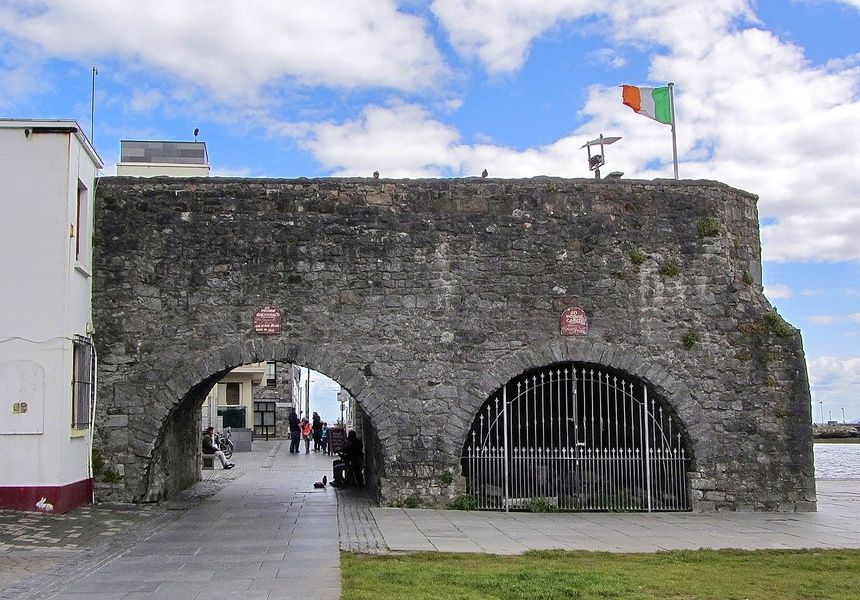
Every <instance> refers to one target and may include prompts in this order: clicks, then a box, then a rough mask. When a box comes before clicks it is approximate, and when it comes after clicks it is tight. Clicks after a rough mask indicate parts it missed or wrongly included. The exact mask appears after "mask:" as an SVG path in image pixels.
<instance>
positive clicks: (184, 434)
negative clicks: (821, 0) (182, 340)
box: [134, 338, 390, 501]
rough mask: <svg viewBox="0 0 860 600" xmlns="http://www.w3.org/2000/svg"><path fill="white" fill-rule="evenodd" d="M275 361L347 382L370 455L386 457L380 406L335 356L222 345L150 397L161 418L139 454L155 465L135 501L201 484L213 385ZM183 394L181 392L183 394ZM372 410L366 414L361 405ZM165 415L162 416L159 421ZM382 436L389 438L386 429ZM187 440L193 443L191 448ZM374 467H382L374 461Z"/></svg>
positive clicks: (371, 481)
mask: <svg viewBox="0 0 860 600" xmlns="http://www.w3.org/2000/svg"><path fill="white" fill-rule="evenodd" d="M267 360H276V361H278V362H283V363H293V364H300V365H302V366H305V367H309V368H311V369H313V370H315V371H318V372H320V373H323V374H325V375H326V376H328V377H330V378H331V379H333V380H335V381H338V382H341V381H345V382H348V385H344V387H346V388H347V391H349V392H350V394H352V395H353V397H354V398H356V401H357V403H358V405H359V408H360V409H361V410H362V411H363V412H364V416H365V419H366V422H365V429H366V431H367V433H368V434H369V435H371V436H372V439H371V440H369V441H370V442H371V443H369V444H368V446H369V451H371V452H376V453H378V454H380V455H381V457H382V458H384V450H385V449H384V448H380V447H378V445H377V447H374V446H373V441H374V440H377V439H379V433H380V432H377V431H376V429H375V425H374V420H373V419H374V410H373V408H376V409H378V407H379V406H381V405H383V404H384V402H380V401H378V400H376V394H375V392H374V391H373V390H369V389H367V388H366V382H365V379H364V377H363V376H362V375H361V373H358V372H355V371H354V370H353V369H350V368H348V367H343V365H340V364H339V363H338V360H337V357H336V356H334V355H331V354H330V353H329V351H328V350H327V349H324V348H316V347H308V346H306V345H304V344H301V343H300V344H293V343H290V341H289V340H286V339H280V338H278V339H275V340H267V339H261V340H253V341H252V340H246V341H245V342H243V343H240V344H235V345H225V346H221V347H218V348H216V349H213V350H211V351H209V352H206V353H204V355H203V356H202V357H200V358H197V359H196V361H195V360H194V359H190V360H189V362H188V363H183V364H182V365H176V368H175V369H174V371H173V372H172V373H171V374H170V375H169V376H168V378H167V380H166V382H165V385H164V387H163V388H161V389H159V391H158V393H157V394H156V396H155V397H154V398H153V401H154V402H153V406H155V407H160V412H156V411H155V410H153V411H151V415H152V416H153V417H155V418H160V419H161V428H160V429H155V428H154V429H153V430H152V431H151V432H150V433H149V436H148V437H146V436H140V437H143V439H138V444H139V448H140V449H145V448H147V447H149V448H150V455H151V456H152V458H153V460H151V461H148V462H145V463H143V464H142V468H143V472H142V475H141V477H140V482H141V483H140V487H139V488H138V489H137V490H135V491H134V499H136V500H144V501H152V500H158V499H160V498H162V497H168V496H171V495H173V494H174V493H175V492H177V491H180V490H182V489H184V488H185V487H188V486H189V485H191V484H192V483H194V482H196V481H198V480H199V477H200V472H199V468H198V467H199V465H198V461H197V451H198V450H197V449H198V447H199V444H196V443H195V442H196V441H197V439H198V432H199V431H200V414H199V413H200V406H201V404H202V402H203V400H204V399H205V398H206V395H207V394H208V392H209V390H210V389H211V388H212V386H213V385H214V384H215V383H216V382H217V381H219V380H220V379H221V378H222V377H223V376H224V375H226V374H227V373H229V372H230V371H231V370H233V369H234V368H236V367H238V366H241V365H243V364H249V363H257V362H264V361H267ZM183 390H185V391H184V392H183ZM365 405H369V406H370V407H371V408H369V409H368V410H366V411H365V410H364V406H365ZM159 415H163V416H159ZM381 433H382V435H384V436H390V432H389V431H387V430H386V429H385V428H384V423H383V429H382V431H381ZM189 441H190V442H191V443H189ZM377 463H378V465H382V464H384V463H383V462H382V461H377ZM375 475H377V473H376V472H374V471H371V472H368V473H367V481H368V485H369V486H370V487H371V489H375V488H376V484H377V482H376V478H375Z"/></svg>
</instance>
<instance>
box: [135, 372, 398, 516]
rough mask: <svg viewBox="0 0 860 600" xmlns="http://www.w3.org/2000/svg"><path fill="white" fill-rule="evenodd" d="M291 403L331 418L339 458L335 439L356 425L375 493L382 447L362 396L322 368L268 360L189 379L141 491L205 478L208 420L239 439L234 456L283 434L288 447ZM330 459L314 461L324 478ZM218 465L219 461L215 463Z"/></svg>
mask: <svg viewBox="0 0 860 600" xmlns="http://www.w3.org/2000/svg"><path fill="white" fill-rule="evenodd" d="M287 374H288V375H287ZM319 380H327V381H328V384H327V385H323V386H322V387H321V388H317V389H315V384H316V383H320V381H319ZM322 383H325V381H323V382H322ZM331 384H335V385H336V388H335V387H333V386H332V385H331ZM293 408H295V409H296V412H297V413H298V415H299V418H300V419H301V418H303V417H307V418H308V420H309V421H311V422H312V421H313V415H314V413H318V414H319V416H320V421H321V422H322V421H324V422H326V423H328V424H329V432H328V433H329V435H328V436H327V443H330V446H327V447H329V448H330V449H331V450H332V451H333V454H332V459H333V458H336V451H337V450H338V446H337V444H338V443H342V442H343V441H344V440H345V439H346V435H347V432H348V430H350V429H354V430H355V431H356V433H357V435H358V437H359V439H361V440H362V442H363V445H364V477H363V482H364V487H365V489H366V490H367V492H368V493H369V494H371V495H376V494H378V489H379V482H380V477H381V476H382V473H381V465H382V464H383V462H382V458H381V457H382V451H381V448H380V444H379V436H378V434H377V432H376V430H375V428H374V425H373V422H372V420H371V418H370V416H369V415H368V414H367V412H366V411H365V410H364V409H363V406H362V402H361V400H359V399H356V398H355V397H354V396H353V395H352V394H351V393H350V391H349V390H348V389H347V388H345V387H343V386H341V385H340V384H337V383H336V382H335V381H334V380H333V379H330V378H328V377H327V376H325V375H324V374H323V373H322V372H320V371H315V370H313V369H309V368H306V367H300V366H299V365H295V364H294V363H288V362H286V361H276V360H270V361H265V362H260V363H246V364H243V365H236V366H233V367H230V368H226V369H222V370H219V371H217V372H215V373H213V374H212V375H210V376H207V377H206V378H204V379H203V380H202V381H200V382H199V383H197V384H196V385H194V386H192V387H191V389H190V390H189V391H188V392H187V393H186V394H185V395H184V396H183V397H182V398H181V399H180V400H179V401H178V402H177V403H176V404H175V405H174V406H173V407H172V408H171V409H170V410H169V411H167V414H166V415H165V417H164V418H163V420H162V422H161V428H160V430H159V432H158V435H157V438H156V439H155V442H154V445H153V450H152V454H151V458H150V460H149V464H148V466H147V469H146V472H145V478H144V482H143V486H142V492H143V493H142V494H141V495H140V496H139V497H138V499H139V500H145V501H153V500H158V499H161V498H167V497H170V496H173V495H174V494H176V493H177V492H179V491H181V490H183V489H185V488H187V487H189V486H191V485H193V484H194V483H196V482H198V481H200V480H201V477H202V472H203V452H202V447H201V441H202V436H203V434H204V430H205V428H206V427H208V426H210V425H211V426H213V427H215V428H216V429H218V430H222V429H226V428H227V427H230V428H231V431H230V434H231V441H232V442H233V446H234V448H233V450H234V455H233V458H232V459H231V462H232V461H241V459H242V453H243V452H251V451H252V446H253V444H254V442H255V440H260V441H262V440H266V441H272V442H281V443H283V444H284V445H285V447H286V445H289V443H290V435H289V425H288V417H289V412H290V410H291V409H293ZM314 437H316V436H314ZM320 441H321V440H320ZM300 446H301V452H302V453H304V452H305V447H306V446H305V443H304V442H303V441H302V442H301V444H300ZM315 446H316V440H314V439H313V438H312V439H311V441H309V442H308V444H307V447H308V448H310V449H311V450H313V449H314V448H315ZM272 452H273V453H274V450H273V451H272ZM320 454H321V455H322V454H323V451H322V450H320ZM320 464H322V465H323V467H320V466H319V465H320ZM326 464H327V465H328V467H326V466H325V465H326ZM330 465H331V461H328V463H326V462H322V463H320V461H317V463H316V466H315V467H314V468H319V469H320V472H319V475H318V477H319V478H320V479H321V478H322V476H323V475H326V474H327V475H328V477H329V478H331V473H330V468H329V467H330ZM214 468H216V469H219V468H221V467H220V465H214Z"/></svg>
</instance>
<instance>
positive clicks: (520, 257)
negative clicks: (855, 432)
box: [93, 178, 815, 510]
mask: <svg viewBox="0 0 860 600" xmlns="http://www.w3.org/2000/svg"><path fill="white" fill-rule="evenodd" d="M755 203H756V198H755V197H754V196H752V195H750V194H747V193H745V192H741V191H738V190H734V189H732V188H728V187H726V186H724V185H722V184H719V183H715V182H707V181H681V182H678V181H657V182H652V181H624V180H622V181H594V180H563V179H554V178H552V179H551V178H536V179H531V180H493V179H464V180H398V181H390V180H365V179H320V180H307V179H298V180H258V179H257V180H243V179H218V178H212V179H145V180H143V179H134V178H103V179H102V180H100V183H99V188H98V197H97V205H96V212H95V218H96V229H95V238H94V248H95V251H94V254H95V256H94V269H95V273H94V278H93V281H94V291H93V320H94V326H95V330H96V334H95V339H96V343H97V346H98V350H99V357H100V363H99V380H98V381H99V383H98V391H99V404H98V414H97V428H96V439H97V443H98V447H99V450H100V451H101V453H102V455H103V457H104V458H105V461H106V462H107V463H108V464H110V465H112V466H114V467H115V468H116V470H117V471H118V473H119V475H120V478H119V481H117V482H110V481H101V482H98V484H97V485H98V491H99V495H100V496H102V497H114V498H118V499H120V498H121V499H126V500H131V499H152V498H156V497H160V496H163V495H164V494H170V493H172V492H173V491H175V490H176V489H178V488H180V487H182V486H183V485H186V484H187V483H188V481H189V480H190V479H193V476H192V474H191V473H190V471H188V470H185V466H186V465H187V464H188V463H189V461H188V460H185V459H184V458H182V457H183V456H185V457H186V458H187V456H188V453H190V452H191V446H188V447H187V448H185V449H184V450H183V447H182V446H181V445H182V444H183V443H185V442H183V441H182V440H183V439H186V438H188V439H190V438H195V439H193V440H192V441H190V442H187V443H189V444H193V446H194V449H195V450H196V444H197V443H198V442H197V439H196V437H195V436H193V435H192V434H193V432H192V430H193V428H194V425H192V424H191V422H192V418H191V415H190V413H189V414H188V415H182V414H181V412H182V411H183V410H186V409H187V408H188V407H193V405H194V402H193V401H192V400H193V398H194V397H195V395H198V394H199V393H202V391H203V389H204V388H205V387H206V386H207V385H211V383H212V381H214V378H215V377H217V376H218V375H219V374H220V373H222V372H224V370H226V369H228V368H231V367H233V366H236V365H240V364H245V363H248V362H252V361H255V360H270V359H277V360H284V361H288V362H295V363H298V364H302V365H304V366H308V367H310V368H313V369H316V370H319V371H321V372H323V373H325V374H327V375H329V376H330V377H332V378H334V379H335V380H337V381H338V382H339V383H340V384H342V385H343V386H345V387H346V388H347V389H348V390H350V391H351V393H352V394H353V395H354V396H356V398H357V399H358V403H359V405H360V406H361V408H362V410H363V411H364V412H365V413H366V414H367V415H368V416H369V419H370V421H371V422H372V424H373V428H372V435H373V437H374V439H373V440H370V442H371V443H370V444H369V446H370V448H371V449H372V454H373V460H376V461H377V463H376V464H377V467H378V468H375V473H376V481H375V486H374V490H375V493H376V494H377V496H378V497H379V499H380V500H381V501H382V502H383V503H392V502H398V501H402V500H404V499H406V498H409V497H413V496H414V497H417V498H418V499H419V501H420V502H421V504H422V505H441V504H444V503H446V502H448V501H450V500H451V499H453V498H455V497H456V496H457V495H459V494H461V493H462V492H463V490H464V481H463V480H462V479H461V478H457V477H454V478H453V481H452V480H451V479H452V478H451V477H450V474H451V473H452V472H455V471H456V468H457V464H458V460H459V455H460V450H461V448H462V443H463V436H464V435H465V433H466V431H468V429H469V427H470V424H471V423H472V420H473V419H474V417H475V412H476V411H477V409H478V407H480V405H481V404H482V403H483V402H484V401H485V400H486V399H487V397H488V395H489V394H491V393H493V391H494V390H496V389H498V388H499V387H500V386H501V385H504V384H505V383H506V382H507V381H509V380H511V379H512V378H514V377H516V376H517V375H519V374H521V373H523V372H525V371H527V370H529V369H533V368H538V367H542V366H545V365H548V364H552V363H556V362H559V361H573V362H577V361H583V362H590V363H594V364H600V365H606V366H608V367H612V368H616V369H619V370H622V371H625V372H628V373H631V374H632V375H635V376H637V377H639V378H641V379H642V380H643V381H646V382H648V384H649V385H651V386H653V387H654V389H655V390H657V391H658V392H659V394H660V395H661V396H663V397H664V398H665V399H666V401H667V403H669V404H670V405H671V406H672V407H673V409H674V410H675V411H676V412H677V414H678V416H679V418H680V419H682V420H683V422H684V424H685V426H686V428H687V431H688V433H689V435H690V438H691V441H692V444H693V446H694V448H695V453H696V467H697V473H698V481H696V482H694V486H693V487H694V497H693V509H694V510H711V509H740V510H743V509H746V510H805V509H814V506H815V490H814V472H813V466H812V437H811V424H810V404H809V400H810V398H809V388H808V382H807V378H806V366H805V361H804V357H803V350H802V344H801V340H800V335H799V332H797V330H795V329H793V328H791V327H790V326H789V325H787V324H786V323H785V322H784V321H782V319H781V318H780V317H779V316H778V315H777V314H776V313H775V312H774V311H773V309H772V307H771V306H770V305H769V303H768V302H767V300H766V298H765V297H764V295H763V294H762V288H761V264H760V261H761V257H760V245H759V236H758V218H757V212H756V207H755ZM702 223H707V224H708V227H700V225H701V224H702ZM715 225H716V227H715ZM264 305H273V306H275V307H277V308H278V309H279V310H280V311H281V312H282V314H283V316H284V322H283V333H282V334H281V335H279V336H272V337H269V336H261V335H259V334H257V333H255V331H254V328H253V315H254V312H255V311H256V309H258V308H259V307H261V306H264ZM570 307H577V308H580V309H582V311H584V313H585V314H586V315H587V318H588V325H589V327H588V330H587V332H581V333H582V335H575V336H565V335H562V332H561V330H560V327H559V319H560V315H561V314H562V312H563V311H564V310H565V309H567V308H570ZM177 416H178V417H179V419H178V420H177V419H176V417H177ZM176 423H183V425H182V426H181V427H178V426H176V425H175V424H176ZM171 428H172V429H171ZM180 430H181V431H180ZM366 445H367V444H366ZM183 453H185V454H183ZM171 456H174V457H175V459H174V458H171Z"/></svg>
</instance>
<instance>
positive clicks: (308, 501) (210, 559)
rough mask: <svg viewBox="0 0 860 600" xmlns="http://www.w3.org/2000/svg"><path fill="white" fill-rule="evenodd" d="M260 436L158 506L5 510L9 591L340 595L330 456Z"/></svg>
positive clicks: (25, 595)
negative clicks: (227, 465)
mask: <svg viewBox="0 0 860 600" xmlns="http://www.w3.org/2000/svg"><path fill="white" fill-rule="evenodd" d="M254 446H255V450H254V452H250V453H236V454H234V456H233V458H232V461H233V462H234V463H236V465H237V466H236V468H235V469H232V470H223V469H220V468H216V469H213V470H211V471H204V472H203V477H204V481H202V482H201V483H200V484H198V485H197V486H194V487H193V488H192V489H191V490H189V491H188V492H186V493H183V494H180V495H179V497H177V498H176V499H174V500H171V501H168V502H165V503H162V504H160V505H149V506H113V507H106V506H95V507H84V508H81V509H78V510H76V511H72V512H71V513H68V514H67V515H41V514H25V513H13V512H11V511H5V512H0V590H2V591H0V599H3V600H5V599H6V598H10V599H11V598H16V599H20V600H25V599H35V598H66V599H72V598H74V599H78V600H85V599H86V600H90V599H94V600H99V599H102V598H103V599H105V600H107V599H111V600H117V599H122V600H134V599H148V600H161V599H167V598H182V599H189V598H190V599H194V598H207V599H208V598H211V597H213V595H214V596H217V597H218V598H219V600H220V599H223V598H243V599H244V600H253V599H254V598H265V599H266V600H278V599H282V598H283V599H289V598H304V599H306V598H309V597H312V598H315V599H320V600H328V599H334V598H339V597H340V555H339V547H340V543H341V540H340V537H339V535H338V529H339V527H338V518H339V512H338V500H337V498H338V496H337V494H336V492H335V490H334V489H333V488H331V487H329V488H326V489H324V490H314V489H313V485H312V484H313V482H314V481H317V480H319V479H321V478H322V475H324V474H329V475H330V470H331V460H332V459H331V457H328V456H325V455H322V454H314V453H311V454H309V455H304V454H302V455H293V456H290V455H288V453H287V448H288V445H287V444H284V443H283V442H282V441H280V440H271V441H269V442H255V444H254ZM362 502H363V503H364V505H366V504H367V500H366V498H365V499H364V500H362ZM366 514H367V515H369V511H366ZM366 525H367V523H365V526H366ZM352 529H353V530H355V529H356V528H355V527H353V528H352ZM371 537H372V536H371ZM378 537H379V538H380V539H381V536H378Z"/></svg>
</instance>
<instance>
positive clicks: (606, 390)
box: [461, 363, 692, 512]
mask: <svg viewBox="0 0 860 600" xmlns="http://www.w3.org/2000/svg"><path fill="white" fill-rule="evenodd" d="M461 465H462V472H463V475H464V476H465V478H466V488H467V493H468V494H469V495H471V496H472V498H473V499H474V500H475V502H476V504H477V506H478V507H479V508H482V509H491V510H492V509H495V510H525V509H530V508H535V506H536V504H542V505H545V508H547V509H549V510H553V509H558V510H565V511H649V512H650V511H685V510H690V491H689V485H688V475H687V473H688V472H689V471H690V469H691V466H692V455H691V453H690V443H689V439H688V437H687V433H686V430H685V429H684V427H683V426H682V424H681V421H680V420H679V419H678V417H677V415H676V414H675V413H674V411H673V410H672V407H671V406H670V405H669V404H668V403H667V402H666V401H665V400H664V399H663V398H661V397H659V396H658V395H657V394H656V393H655V392H654V390H653V389H651V388H650V387H649V386H648V385H647V384H646V382H644V381H642V380H641V379H639V378H637V377H634V376H631V375H630V374H628V373H624V372H622V371H619V370H617V369H612V368H609V367H605V366H601V365H596V364H592V363H557V364H553V365H550V366H549V367H545V368H542V369H536V370H533V371H529V372H526V373H524V374H522V375H520V376H519V377H516V378H514V379H512V380H511V381H509V382H508V383H507V384H506V385H504V386H503V387H501V388H500V389H499V390H497V391H496V392H495V393H493V394H492V395H491V396H490V397H489V398H488V399H487V400H486V402H484V404H483V405H482V406H481V408H480V410H479V411H478V413H477V415H476V417H475V420H474V422H473V424H472V427H471V429H470V430H469V433H468V434H467V438H466V440H465V442H464V445H463V453H462V458H461Z"/></svg>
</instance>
